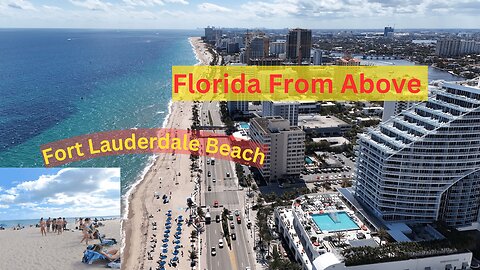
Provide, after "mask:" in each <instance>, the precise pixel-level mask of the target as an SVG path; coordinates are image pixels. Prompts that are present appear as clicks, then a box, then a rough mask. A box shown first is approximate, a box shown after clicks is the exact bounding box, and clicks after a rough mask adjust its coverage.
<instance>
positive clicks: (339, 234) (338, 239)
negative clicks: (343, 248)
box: [335, 232, 345, 244]
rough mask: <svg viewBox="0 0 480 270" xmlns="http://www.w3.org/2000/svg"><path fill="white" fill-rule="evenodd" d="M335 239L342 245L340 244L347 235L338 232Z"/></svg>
mask: <svg viewBox="0 0 480 270" xmlns="http://www.w3.org/2000/svg"><path fill="white" fill-rule="evenodd" d="M335 238H336V239H337V243H338V244H340V242H342V239H343V238H345V233H344V232H337V233H335Z"/></svg>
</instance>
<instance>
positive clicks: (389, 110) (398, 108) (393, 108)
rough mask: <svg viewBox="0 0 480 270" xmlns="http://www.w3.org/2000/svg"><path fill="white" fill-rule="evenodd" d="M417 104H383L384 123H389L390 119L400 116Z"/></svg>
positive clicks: (411, 102)
mask: <svg viewBox="0 0 480 270" xmlns="http://www.w3.org/2000/svg"><path fill="white" fill-rule="evenodd" d="M413 104H415V102H413V101H385V102H383V114H382V121H387V120H388V119H390V117H392V116H395V115H397V114H400V113H401V112H403V111H404V110H406V109H408V108H410V107H412V106H413Z"/></svg>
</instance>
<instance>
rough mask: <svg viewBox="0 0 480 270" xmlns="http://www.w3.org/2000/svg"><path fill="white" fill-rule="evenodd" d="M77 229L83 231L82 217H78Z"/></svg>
mask: <svg viewBox="0 0 480 270" xmlns="http://www.w3.org/2000/svg"><path fill="white" fill-rule="evenodd" d="M78 223H79V224H78V229H79V230H80V231H83V218H80V219H79V221H78Z"/></svg>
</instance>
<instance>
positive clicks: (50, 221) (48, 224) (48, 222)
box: [46, 217, 52, 232]
mask: <svg viewBox="0 0 480 270" xmlns="http://www.w3.org/2000/svg"><path fill="white" fill-rule="evenodd" d="M46 224H47V232H50V226H51V225H52V219H50V217H49V218H48V219H47V222H46Z"/></svg>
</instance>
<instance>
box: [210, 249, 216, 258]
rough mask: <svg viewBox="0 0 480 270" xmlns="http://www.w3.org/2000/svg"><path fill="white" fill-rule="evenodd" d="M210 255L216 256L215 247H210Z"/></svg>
mask: <svg viewBox="0 0 480 270" xmlns="http://www.w3.org/2000/svg"><path fill="white" fill-rule="evenodd" d="M210 253H211V254H212V256H215V255H217V250H216V249H215V247H212V249H211V251H210Z"/></svg>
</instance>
